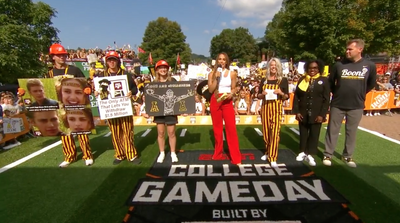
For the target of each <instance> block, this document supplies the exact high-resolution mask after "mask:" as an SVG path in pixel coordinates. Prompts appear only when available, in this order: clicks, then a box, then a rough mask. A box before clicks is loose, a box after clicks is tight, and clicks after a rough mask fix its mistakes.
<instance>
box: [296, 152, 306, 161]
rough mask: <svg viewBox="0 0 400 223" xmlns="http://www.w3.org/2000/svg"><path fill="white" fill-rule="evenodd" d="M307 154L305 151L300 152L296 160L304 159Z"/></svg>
mask: <svg viewBox="0 0 400 223" xmlns="http://www.w3.org/2000/svg"><path fill="white" fill-rule="evenodd" d="M306 156H307V155H306V154H305V153H304V152H301V153H299V155H297V157H296V161H303V160H304V159H305V158H306Z"/></svg>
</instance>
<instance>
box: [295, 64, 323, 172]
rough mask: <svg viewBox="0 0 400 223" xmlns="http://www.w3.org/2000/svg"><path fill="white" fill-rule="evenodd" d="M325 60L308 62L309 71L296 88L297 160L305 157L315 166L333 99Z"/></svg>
mask: <svg viewBox="0 0 400 223" xmlns="http://www.w3.org/2000/svg"><path fill="white" fill-rule="evenodd" d="M323 69H324V64H323V62H322V61H319V60H313V61H310V62H308V63H306V64H305V65H304V70H305V71H306V73H305V75H304V76H303V77H301V78H300V81H299V84H298V85H297V87H296V90H295V92H294V100H293V114H296V119H297V121H298V122H299V130H300V151H301V152H300V154H299V155H298V156H297V157H296V160H297V161H303V160H305V161H306V162H308V163H309V164H310V166H315V165H316V163H315V160H314V157H313V155H315V154H317V151H318V142H319V134H320V131H321V125H322V123H323V122H324V121H326V114H327V113H328V108H329V102H330V100H329V99H330V85H329V80H328V78H327V77H323V76H322V72H323V71H324V70H323Z"/></svg>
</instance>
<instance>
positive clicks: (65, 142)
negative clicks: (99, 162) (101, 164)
mask: <svg viewBox="0 0 400 223" xmlns="http://www.w3.org/2000/svg"><path fill="white" fill-rule="evenodd" d="M78 140H79V144H80V146H81V150H82V153H83V159H84V160H90V159H93V156H92V150H91V149H90V144H89V136H88V135H78ZM61 142H62V148H63V153H64V160H65V161H66V162H73V161H75V160H76V153H77V152H76V145H75V140H74V137H73V136H72V135H68V136H61Z"/></svg>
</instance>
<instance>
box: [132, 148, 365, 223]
mask: <svg viewBox="0 0 400 223" xmlns="http://www.w3.org/2000/svg"><path fill="white" fill-rule="evenodd" d="M212 152H213V151H210V150H208V151H207V150H200V151H185V152H181V153H179V155H178V156H179V163H178V164H177V163H171V161H170V160H168V159H166V160H165V161H164V163H161V164H160V163H156V162H155V163H154V164H153V166H152V168H151V169H150V170H149V172H148V174H147V176H148V177H147V178H144V179H140V180H139V182H138V183H137V185H136V187H135V189H134V190H133V192H132V194H131V196H130V197H129V199H128V201H127V204H128V205H129V206H131V207H134V208H131V211H130V212H129V214H128V217H127V218H126V219H128V218H129V219H130V220H129V221H127V222H143V221H145V222H221V221H222V222H274V221H285V222H321V221H323V222H331V221H329V219H331V218H336V217H337V218H338V219H340V221H338V222H357V220H356V219H354V218H352V217H351V216H350V215H349V214H348V211H347V210H344V208H343V205H342V204H345V203H347V201H346V199H345V198H344V197H343V196H341V195H340V194H339V193H338V192H337V191H336V190H335V189H334V188H333V187H332V186H331V185H329V184H328V183H327V182H326V181H325V180H324V179H321V178H318V177H316V176H314V175H313V174H312V172H310V169H309V168H308V167H307V166H305V165H304V164H303V163H302V162H296V161H295V157H296V156H295V154H294V153H293V152H292V151H290V150H285V149H281V150H280V153H279V157H278V160H279V161H280V163H279V166H278V168H272V167H271V166H270V165H269V163H267V162H265V161H262V160H261V159H260V158H261V156H262V155H263V153H262V151H259V150H243V151H242V152H243V153H242V163H243V165H241V166H236V165H231V164H230V161H229V158H228V157H227V156H225V159H223V160H218V161H216V160H212ZM155 213H157V214H155Z"/></svg>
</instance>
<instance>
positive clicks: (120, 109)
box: [93, 75, 133, 120]
mask: <svg viewBox="0 0 400 223" xmlns="http://www.w3.org/2000/svg"><path fill="white" fill-rule="evenodd" d="M93 82H94V85H95V89H96V92H95V95H96V99H97V106H98V108H99V114H100V119H101V120H106V119H110V118H119V117H126V116H132V115H133V109H132V101H131V98H130V97H128V92H130V89H129V87H128V79H127V76H126V75H119V76H112V77H96V78H94V80H93Z"/></svg>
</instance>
